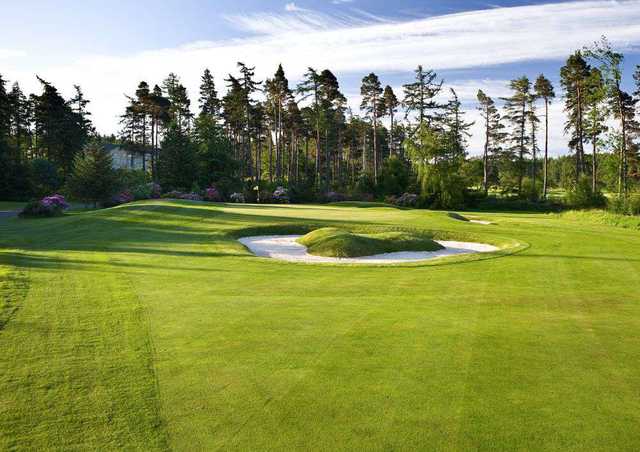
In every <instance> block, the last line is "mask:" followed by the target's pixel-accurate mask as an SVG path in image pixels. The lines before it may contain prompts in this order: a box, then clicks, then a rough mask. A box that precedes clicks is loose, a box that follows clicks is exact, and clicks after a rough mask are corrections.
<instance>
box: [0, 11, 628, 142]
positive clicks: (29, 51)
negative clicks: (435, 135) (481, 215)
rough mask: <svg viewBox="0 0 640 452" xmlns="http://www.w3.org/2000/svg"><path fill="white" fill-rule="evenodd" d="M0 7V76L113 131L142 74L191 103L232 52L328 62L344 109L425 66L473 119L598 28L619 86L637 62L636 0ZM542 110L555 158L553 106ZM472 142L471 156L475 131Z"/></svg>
mask: <svg viewBox="0 0 640 452" xmlns="http://www.w3.org/2000/svg"><path fill="white" fill-rule="evenodd" d="M2 8H3V14H2V16H1V17H0V73H2V74H3V76H4V77H5V78H8V79H9V80H11V81H14V80H18V81H19V82H20V83H21V85H22V86H23V87H24V88H25V90H27V91H31V90H35V89H37V83H36V81H35V77H34V74H35V73H38V74H39V75H41V76H43V77H45V78H46V79H48V80H50V81H51V82H53V83H54V84H56V86H58V87H59V88H60V89H61V91H63V92H65V93H70V90H71V88H72V85H73V84H74V83H79V84H81V85H82V86H83V88H84V90H85V92H86V94H87V95H88V96H89V98H90V99H91V100H92V104H91V107H92V108H91V109H92V111H93V113H94V121H95V123H96V125H97V126H98V129H99V130H100V131H101V132H105V133H110V132H115V131H117V127H118V126H117V116H118V115H119V114H120V112H121V111H122V109H123V108H124V104H125V97H124V93H125V92H128V93H131V92H133V91H134V90H135V86H136V85H137V83H138V82H139V81H140V80H142V79H144V80H147V81H148V82H149V83H152V84H153V83H159V82H160V81H161V80H162V79H163V78H164V77H165V76H166V74H167V73H168V72H169V71H174V72H177V73H178V74H179V75H180V76H181V77H182V79H183V81H184V83H185V84H186V86H187V88H189V90H190V92H191V96H192V98H193V99H194V100H195V98H196V97H197V96H196V90H197V85H198V80H199V76H200V74H201V72H202V70H203V69H204V68H205V67H209V68H211V70H212V71H213V73H214V75H215V76H216V81H217V83H218V85H219V87H220V89H221V90H224V88H223V86H222V85H223V79H224V77H225V76H226V74H227V73H228V72H230V71H233V70H234V66H235V63H236V61H238V60H242V61H245V62H247V63H249V64H255V65H256V66H257V71H258V74H259V75H260V76H261V77H266V76H268V75H270V74H272V73H273V72H274V70H275V67H276V65H277V63H280V62H281V63H282V64H283V65H284V68H285V71H287V73H288V75H289V78H290V79H291V80H292V81H293V82H295V80H296V79H297V78H299V76H300V74H301V73H302V72H303V71H304V69H305V68H306V67H307V66H309V65H314V66H317V67H318V68H319V69H323V68H324V67H328V68H329V69H332V70H333V71H334V72H335V73H336V74H337V75H338V77H339V79H340V81H341V84H342V87H343V90H344V91H345V92H346V93H347V95H348V96H349V98H350V102H351V105H352V106H353V107H354V108H356V107H357V105H358V103H359V99H358V91H359V82H360V80H361V78H362V77H363V76H364V75H366V74H367V73H368V72H370V71H375V72H376V73H377V74H378V75H379V76H380V78H381V79H382V81H383V83H385V84H390V85H391V86H393V87H394V88H395V89H397V90H398V91H401V85H402V84H403V83H406V82H407V81H408V80H409V79H410V77H411V69H412V68H414V67H415V66H416V65H417V64H423V65H424V66H425V67H427V68H434V69H436V70H437V72H438V73H439V74H440V75H441V76H442V77H443V78H444V79H445V81H446V84H447V85H450V86H453V87H454V88H455V89H456V90H457V91H458V93H459V95H460V96H461V98H462V99H463V102H464V105H465V107H466V108H467V109H468V111H469V118H470V119H476V116H477V115H476V112H475V110H474V98H475V93H476V91H477V89H478V88H482V89H483V90H485V91H486V92H487V93H488V94H489V95H492V96H494V97H496V98H497V97H500V96H502V95H506V94H507V90H506V81H507V80H509V79H511V78H514V77H516V76H520V75H523V74H524V75H528V76H530V77H532V78H533V77H535V76H537V75H538V74H539V73H540V72H544V73H545V74H546V75H547V76H548V77H549V78H550V79H551V80H552V81H554V82H557V81H558V70H559V68H560V66H561V65H562V61H563V59H565V58H566V56H567V55H568V53H569V52H570V51H571V50H573V49H577V48H580V47H582V46H583V45H587V44H589V43H590V42H592V41H593V40H595V39H597V38H598V37H599V36H600V35H602V34H606V35H607V36H608V37H609V39H610V40H611V41H612V42H613V44H614V45H615V46H616V47H617V48H620V49H622V50H624V52H625V55H626V57H627V59H626V63H625V68H626V75H627V77H626V79H627V85H626V86H627V88H631V76H630V74H631V72H632V71H633V69H634V67H635V65H636V64H639V63H640V58H639V57H638V51H637V50H638V46H639V45H640V29H639V28H638V27H637V24H638V23H640V1H637V0H622V1H617V2H611V1H609V0H593V1H573V2H558V1H556V2H539V1H513V0H511V1H499V0H495V1H491V0H488V1H476V0H449V1H443V0H437V1H429V2H425V1H415V0H394V1H392V2H390V1H383V0H369V1H367V0H350V1H347V0H298V1H294V2H291V1H274V0H267V1H258V0H234V1H229V0H216V1H213V0H209V1H204V0H182V1H177V0H169V1H163V2H152V1H148V0H138V1H136V2H131V1H124V0H118V1H110V2H104V1H98V0H85V1H83V2H77V1H72V0H58V1H56V2H51V1H50V0H23V1H21V2H11V3H10V4H8V5H3V7H2ZM557 91H558V92H560V89H559V87H558V88H557ZM398 94H400V92H398ZM552 113H553V117H552V123H553V124H554V129H555V130H554V132H553V133H552V148H553V150H554V152H556V153H560V152H563V151H564V149H565V141H566V140H565V139H564V137H563V136H562V132H561V128H562V121H563V115H562V108H561V102H556V104H555V106H554V109H553V111H552ZM478 125H479V124H478ZM476 135H478V136H476ZM470 142H471V143H470V144H471V151H472V153H473V152H477V150H478V148H479V146H480V143H481V140H480V138H479V134H478V133H476V134H475V135H474V137H473V138H472V139H471V140H470Z"/></svg>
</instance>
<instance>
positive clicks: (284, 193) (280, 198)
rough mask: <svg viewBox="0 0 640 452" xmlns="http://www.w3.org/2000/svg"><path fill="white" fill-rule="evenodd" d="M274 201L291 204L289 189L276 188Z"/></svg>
mask: <svg viewBox="0 0 640 452" xmlns="http://www.w3.org/2000/svg"><path fill="white" fill-rule="evenodd" d="M272 201H273V202H274V203H276V204H289V191H288V190H287V189H286V188H284V187H278V188H276V190H275V191H274V192H273V197H272Z"/></svg>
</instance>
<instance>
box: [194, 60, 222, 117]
mask: <svg viewBox="0 0 640 452" xmlns="http://www.w3.org/2000/svg"><path fill="white" fill-rule="evenodd" d="M199 102H200V115H209V116H212V117H213V118H217V117H218V115H219V114H220V99H218V92H217V91H216V84H215V81H214V80H213V75H211V71H210V70H209V69H205V70H204V74H203V75H202V82H201V84H200V100H199Z"/></svg>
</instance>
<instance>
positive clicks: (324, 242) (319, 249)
mask: <svg viewBox="0 0 640 452" xmlns="http://www.w3.org/2000/svg"><path fill="white" fill-rule="evenodd" d="M298 243H300V244H302V245H304V246H306V247H307V251H308V252H309V254H314V255H317V256H325V257H361V256H373V255H376V254H383V253H393V252H397V251H437V250H441V249H443V248H444V247H443V246H442V245H440V244H439V243H437V242H435V241H433V240H432V239H431V238H429V237H426V236H425V235H419V234H415V233H410V232H399V231H390V232H380V233H377V234H356V233H353V232H349V231H345V230H343V229H338V228H331V227H327V228H321V229H316V230H315V231H312V232H309V233H308V234H306V235H305V236H303V237H300V238H299V239H298Z"/></svg>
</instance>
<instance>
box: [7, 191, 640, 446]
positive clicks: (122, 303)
mask: <svg viewBox="0 0 640 452" xmlns="http://www.w3.org/2000/svg"><path fill="white" fill-rule="evenodd" d="M465 215H466V214H465ZM471 215H472V216H473V217H474V218H475V217H477V218H481V219H486V220H490V221H491V222H493V223H495V224H493V225H480V224H471V223H468V222H464V221H459V220H457V219H455V218H452V217H450V216H449V215H448V214H447V212H429V211H424V210H401V209H395V208H389V207H378V206H372V207H369V208H359V207H357V206H355V205H348V204H347V205H338V206H290V207H289V206H252V205H222V204H221V205H214V204H206V203H189V202H169V201H153V202H145V203H138V204H133V205H125V206H121V207H119V208H114V209H108V210H103V211H92V212H76V213H71V214H68V215H66V216H64V217H62V218H54V219H46V220H19V219H15V218H14V219H4V220H0V350H2V353H0V450H13V449H19V450H44V449H58V450H69V449H74V450H78V449H82V450H123V449H124V450H135V449H138V450H140V449H144V450H180V451H183V450H184V451H189V450H216V449H222V450H337V449H341V450H354V449H355V450H470V449H474V450H562V451H566V450H576V451H584V450H639V449H640V303H639V302H640V296H639V295H638V287H640V257H639V256H640V236H639V235H638V231H637V230H631V229H624V228H619V227H614V226H610V225H608V224H602V223H600V222H597V221H591V220H589V219H588V218H587V217H584V218H583V217H581V216H567V215H549V214H526V213H518V214H508V213H501V214H491V213H477V214H471ZM305 224H308V225H314V227H316V226H334V227H341V228H366V227H371V226H372V225H374V226H375V227H377V228H385V227H388V228H389V229H393V228H397V227H402V228H412V229H415V230H429V231H434V230H436V231H442V232H443V233H448V234H453V235H456V234H459V235H465V236H470V237H471V236H473V237H477V238H478V240H484V241H487V242H495V243H497V242H500V243H506V242H508V241H509V240H514V241H519V242H518V243H519V244H520V245H521V246H519V248H517V249H515V250H516V251H517V252H513V253H511V254H507V255H504V256H487V257H488V258H487V257H485V258H482V259H479V258H459V257H456V258H447V259H445V260H441V261H438V262H437V263H435V264H434V263H432V264H429V265H415V264H414V265H410V266H396V267H393V266H388V267H366V266H337V265H307V264H295V263H284V262H277V261H270V260H267V259H264V258H256V257H253V256H252V255H250V254H249V253H248V252H247V251H246V250H245V249H244V248H243V247H242V246H241V245H240V244H239V243H238V242H237V241H236V240H235V237H238V236H241V235H242V234H243V232H242V230H244V229H248V231H247V233H248V232H251V233H255V232H256V231H260V230H268V229H269V228H271V229H273V228H276V227H281V228H282V229H286V228H291V227H293V226H296V225H305ZM283 225H284V226H283ZM261 228H264V229H261ZM525 244H526V245H525ZM527 245H528V246H527Z"/></svg>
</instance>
